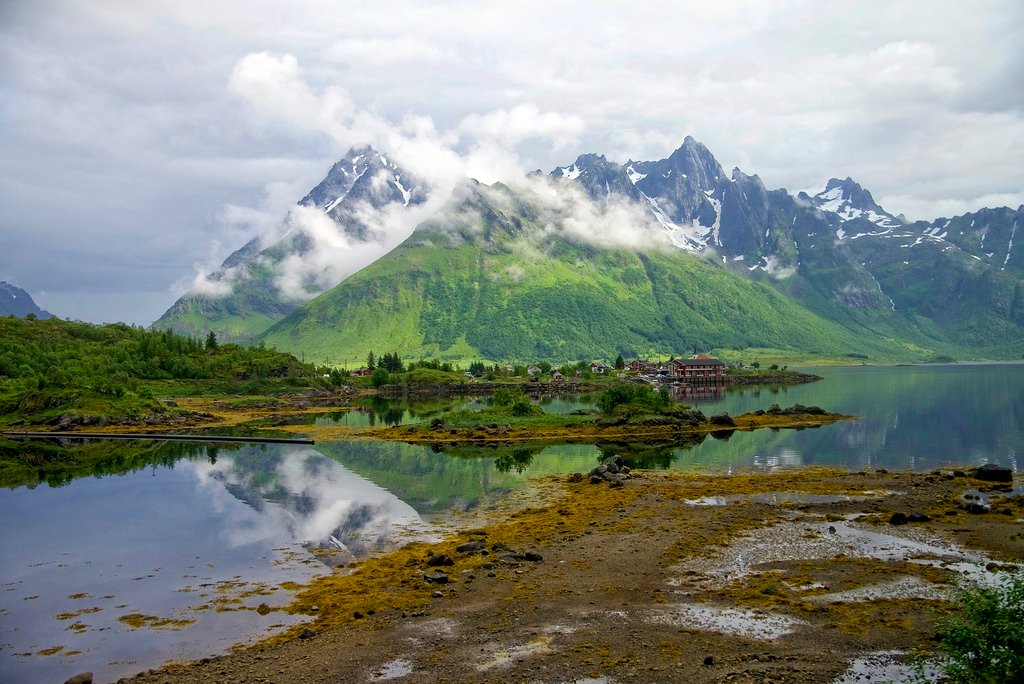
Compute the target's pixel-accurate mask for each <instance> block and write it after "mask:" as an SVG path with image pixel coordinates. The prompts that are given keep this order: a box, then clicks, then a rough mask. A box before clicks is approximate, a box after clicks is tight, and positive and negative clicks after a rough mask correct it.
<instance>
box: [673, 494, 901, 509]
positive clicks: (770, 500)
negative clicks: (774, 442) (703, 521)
mask: <svg viewBox="0 0 1024 684" xmlns="http://www.w3.org/2000/svg"><path fill="white" fill-rule="evenodd" d="M900 494H903V492H891V491H867V492H863V493H861V494H806V493H804V492H763V493H761V494H729V495H727V496H704V497H701V498H699V499H686V500H685V501H683V503H685V504H689V505H690V506H728V505H729V504H734V503H740V502H745V501H752V502H754V503H760V504H767V505H769V506H789V505H793V504H830V503H846V502H848V501H868V500H870V499H881V498H884V497H887V496H896V495H900Z"/></svg>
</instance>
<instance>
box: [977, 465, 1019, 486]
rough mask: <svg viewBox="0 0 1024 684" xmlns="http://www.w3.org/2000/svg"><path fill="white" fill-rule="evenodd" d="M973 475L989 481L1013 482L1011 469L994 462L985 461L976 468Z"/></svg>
mask: <svg viewBox="0 0 1024 684" xmlns="http://www.w3.org/2000/svg"><path fill="white" fill-rule="evenodd" d="M974 477H976V478H977V479H979V480H987V481H989V482H1013V471H1012V470H1010V469H1009V468H1005V467H1003V466H1001V465H996V464H995V463H986V464H985V465H983V466H981V467H980V468H978V472H977V473H976V474H975V475H974Z"/></svg>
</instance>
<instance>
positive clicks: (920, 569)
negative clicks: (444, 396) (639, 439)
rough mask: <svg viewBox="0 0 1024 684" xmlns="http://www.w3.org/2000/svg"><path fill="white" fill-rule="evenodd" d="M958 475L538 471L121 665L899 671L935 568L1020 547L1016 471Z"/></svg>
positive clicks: (261, 669)
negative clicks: (609, 477) (192, 640)
mask: <svg viewBox="0 0 1024 684" xmlns="http://www.w3.org/2000/svg"><path fill="white" fill-rule="evenodd" d="M977 474H978V473H977V472H976V471H974V470H967V469H965V470H964V471H962V472H961V471H943V472H934V473H929V474H913V473H890V472H885V471H873V470H872V471H868V472H848V471H842V470H832V469H820V468H808V469H799V470H783V471H779V472H769V473H764V472H749V473H746V472H744V473H734V474H724V475H706V474H699V475H696V474H681V473H669V472H664V471H657V472H637V471H633V472H631V473H629V474H628V475H626V476H625V477H616V478H614V480H613V481H614V483H615V484H614V485H613V484H611V483H609V482H608V481H606V480H605V479H602V478H600V477H597V478H594V479H595V480H600V481H599V482H594V483H592V482H591V478H590V477H589V476H584V477H583V478H582V479H577V478H572V479H570V478H568V477H559V478H549V479H544V480H540V481H538V482H537V483H536V484H537V489H536V493H535V495H534V496H533V497H532V498H530V499H529V500H528V501H523V500H518V501H513V500H510V501H508V502H507V503H506V505H505V507H504V508H502V509H500V510H490V511H482V512H478V513H475V514H472V515H470V514H467V516H466V517H465V518H464V519H462V520H460V521H459V523H460V524H459V525H458V531H455V532H452V533H451V534H450V535H449V536H447V537H446V538H445V539H444V540H443V541H440V542H438V543H435V544H426V543H410V544H407V545H406V546H404V547H402V548H400V549H397V550H395V551H392V552H390V553H387V554H384V555H381V556H378V557H375V558H371V559H368V560H366V561H363V562H361V563H359V564H357V565H354V566H351V567H347V568H343V569H339V570H338V571H336V572H334V573H333V574H331V575H328V576H326V577H323V578H321V579H319V580H316V581H314V582H313V583H312V584H310V585H308V586H306V587H304V588H302V589H300V590H299V592H298V595H297V599H296V601H295V603H294V604H292V605H290V606H287V607H284V608H269V607H266V606H262V607H261V608H263V610H260V611H258V612H257V611H253V613H252V619H253V620H254V621H265V622H266V623H267V625H270V624H273V623H274V621H275V615H277V611H279V610H287V611H289V612H293V613H301V614H306V615H308V616H309V618H310V621H309V622H308V623H307V624H305V625H301V626H298V627H296V628H294V629H291V630H290V631H288V632H285V633H283V634H280V635H278V636H276V637H274V638H273V639H271V640H268V641H265V642H263V643H259V644H255V645H250V646H246V647H241V648H239V649H237V650H236V651H235V652H233V653H231V654H228V655H225V656H223V657H217V658H211V659H206V660H203V661H201V662H197V663H187V664H174V665H169V666H167V667H165V668H163V669H161V670H154V671H149V672H146V673H142V674H140V675H139V676H137V677H135V678H134V679H133V680H132V681H136V682H140V683H141V682H202V683H203V684H206V683H207V682H211V681H216V682H370V681H396V682H438V681H450V682H464V681H499V682H500V681H509V682H512V681H530V682H578V681H606V682H661V681H664V682H669V681H672V682H679V681H688V682H722V681H733V682H767V681H780V682H831V681H854V679H855V677H856V676H857V674H858V673H861V674H868V675H872V674H873V676H878V675H881V676H882V678H883V679H884V678H886V677H888V678H890V679H897V680H898V679H899V678H900V677H899V676H892V675H893V673H898V672H900V669H899V668H900V667H901V665H900V662H901V661H902V660H903V659H904V655H903V654H905V653H907V652H909V651H912V650H920V651H924V652H927V651H930V650H932V649H934V647H935V643H934V641H933V635H934V630H935V624H936V620H937V619H941V618H942V617H943V616H944V615H948V614H949V613H950V611H951V610H952V606H951V604H950V603H949V601H948V598H949V589H950V588H951V587H952V586H954V585H955V584H956V583H957V582H959V581H962V580H963V579H964V578H966V577H973V578H982V579H985V578H988V579H989V580H991V579H992V578H998V577H999V575H1000V574H1001V573H1005V572H1011V571H1014V570H1015V569H1016V564H1017V563H1018V562H1020V561H1021V560H1022V559H1024V534H1022V530H1024V527H1022V525H1021V523H1022V522H1024V497H1021V496H1016V495H1015V494H1016V493H1018V492H1019V491H1020V487H1019V484H1020V483H1019V482H1018V483H1016V485H1017V487H1016V489H1015V488H1014V484H1015V483H1013V482H992V481H988V480H979V479H976V476H977ZM574 480H575V481H574Z"/></svg>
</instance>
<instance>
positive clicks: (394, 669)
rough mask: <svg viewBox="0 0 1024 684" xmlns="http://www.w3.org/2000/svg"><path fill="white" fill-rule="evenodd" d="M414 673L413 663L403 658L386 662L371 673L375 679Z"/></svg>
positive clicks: (396, 677)
mask: <svg viewBox="0 0 1024 684" xmlns="http://www.w3.org/2000/svg"><path fill="white" fill-rule="evenodd" d="M411 674H412V663H411V662H410V661H408V660H405V659H403V658H398V659H396V660H392V661H391V662H389V663H384V664H383V665H381V666H380V667H378V668H377V669H376V670H374V671H373V674H371V675H370V679H371V680H373V681H384V680H387V679H399V678H400V677H406V676H408V675H411Z"/></svg>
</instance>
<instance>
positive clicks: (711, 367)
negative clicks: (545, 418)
mask: <svg viewBox="0 0 1024 684" xmlns="http://www.w3.org/2000/svg"><path fill="white" fill-rule="evenodd" d="M526 372H527V373H528V374H529V375H530V376H531V377H533V378H536V377H538V376H539V375H540V373H541V368H540V366H537V365H532V366H530V367H529V368H527V369H526ZM590 372H591V373H594V374H595V375H609V374H612V373H615V374H617V375H618V376H619V377H627V376H634V377H642V378H645V379H648V380H676V381H684V382H688V383H691V384H719V383H725V380H726V373H725V364H724V363H723V362H722V361H720V360H718V359H716V358H714V357H711V356H708V355H707V354H694V355H693V356H692V357H691V358H689V359H672V360H670V361H668V362H665V363H661V362H656V361H647V360H644V359H636V360H634V361H631V362H630V363H629V364H627V365H626V367H625V368H624V369H622V370H618V369H616V368H615V367H614V366H609V365H608V364H606V363H604V362H603V361H594V362H593V363H591V364H590ZM579 376H580V371H576V377H579ZM551 379H552V381H553V382H561V381H562V380H563V376H562V374H561V373H559V372H558V371H554V372H553V373H552V374H551Z"/></svg>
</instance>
